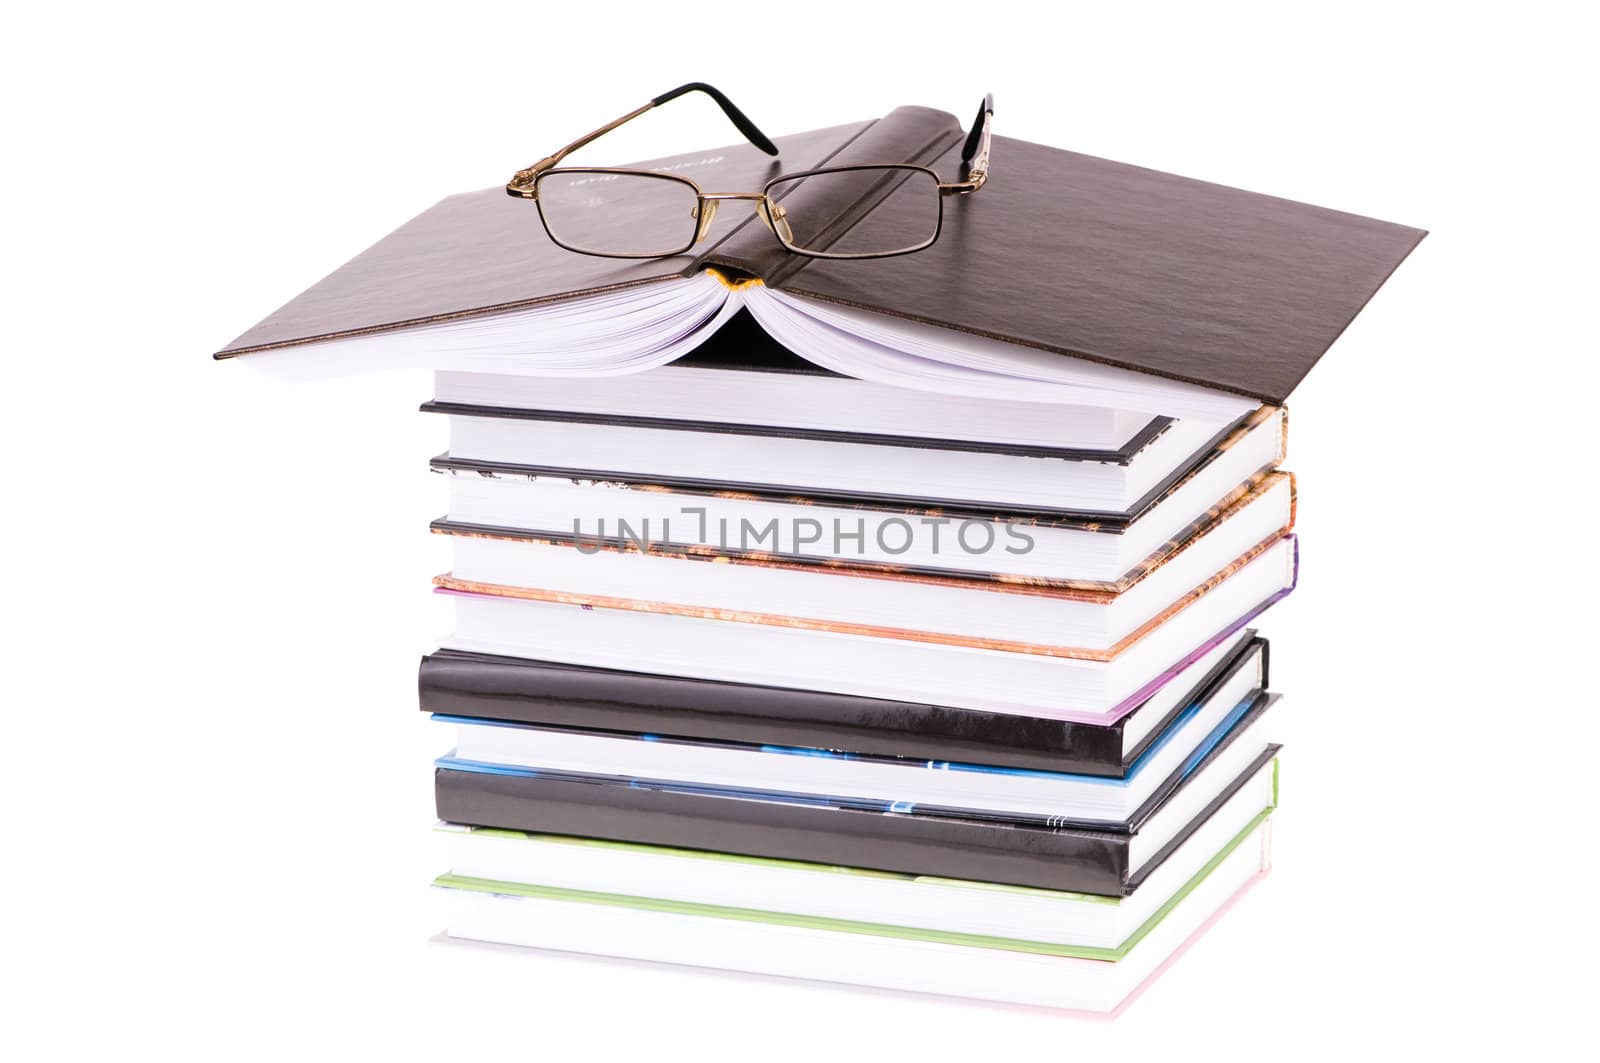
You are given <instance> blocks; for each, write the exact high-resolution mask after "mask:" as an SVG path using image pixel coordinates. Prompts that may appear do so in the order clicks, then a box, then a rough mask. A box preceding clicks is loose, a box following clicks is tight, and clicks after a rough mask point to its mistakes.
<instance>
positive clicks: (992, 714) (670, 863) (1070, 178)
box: [222, 108, 1422, 1011]
mask: <svg viewBox="0 0 1600 1063" xmlns="http://www.w3.org/2000/svg"><path fill="white" fill-rule="evenodd" d="M960 139H961V131H960V128H959V126H958V125H957V124H956V122H955V120H954V119H953V118H951V117H950V116H948V115H942V114H940V113H938V112H933V111H928V110H925V109H921V108H903V109H900V110H897V111H894V112H892V113H891V114H889V115H888V116H886V117H884V118H883V119H880V120H878V121H876V122H870V123H860V124H857V125H852V126H848V127H840V128H836V129H827V130H819V131H815V132H812V133H807V134H801V135H799V136H796V137H791V138H783V139H780V141H779V145H780V146H781V148H782V151H783V155H784V157H785V160H786V165H788V166H789V167H790V168H793V169H804V168H806V167H807V166H810V165H815V164H816V162H818V161H821V160H823V159H828V158H834V157H836V156H837V154H838V152H839V151H840V150H841V148H842V146H845V145H848V146H849V147H850V149H851V150H853V151H864V152H867V153H869V154H873V157H877V156H878V155H881V154H882V153H884V152H886V151H890V150H897V151H899V152H900V154H901V155H903V156H905V158H904V161H906V162H913V163H919V164H927V165H931V166H933V167H934V168H936V169H938V168H940V167H941V166H945V165H947V164H948V163H949V162H950V158H951V157H952V155H953V153H954V152H956V151H957V150H958V149H959V141H960ZM904 145H917V146H918V147H917V149H916V151H911V150H910V149H907V148H906V147H904ZM995 155H996V159H995V167H996V174H997V175H1000V174H1009V175H1010V176H1009V177H1002V176H996V177H994V178H993V179H992V180H991V182H990V184H989V185H988V186H987V187H986V188H985V189H984V191H983V193H982V194H981V195H975V196H972V197H969V198H965V199H962V200H960V201H959V202H958V203H956V204H955V205H954V206H953V207H952V208H951V213H952V214H956V213H958V212H959V216H958V217H957V218H955V219H954V221H953V222H952V220H950V219H947V220H946V226H947V227H949V226H951V225H952V224H954V226H955V232H954V233H949V232H947V234H946V236H945V238H944V239H942V240H941V241H940V242H939V243H937V244H935V245H934V246H933V247H931V248H929V249H928V250H926V251H923V252H920V253H917V254H914V255H907V256H904V257H903V258H897V259H892V260H881V261H866V262H848V261H825V260H814V259H806V258H802V257H800V256H794V255H790V254H787V253H785V252H783V251H782V249H781V248H778V247H776V245H775V244H774V243H772V242H771V240H770V236H769V235H768V234H766V233H765V230H763V229H760V228H759V227H758V226H754V225H751V224H749V223H748V222H744V221H737V220H736V221H733V222H731V223H729V224H727V225H726V227H725V228H722V229H716V230H714V231H713V233H712V240H711V242H710V245H711V248H712V249H711V250H709V251H707V252H705V253H704V254H699V255H696V256H693V257H690V256H679V257H677V258H674V259H667V260H652V261H649V262H645V263H638V262H618V261H615V260H606V259H597V258H586V257H583V256H578V255H574V254H571V253H569V252H565V251H562V250H561V249H559V248H557V247H555V246H554V245H552V244H550V243H549V242H548V241H547V240H546V239H545V238H544V237H543V234H542V233H540V232H539V231H538V227H537V225H536V224H530V219H529V217H528V216H527V214H526V213H525V207H524V206H523V205H522V204H518V203H516V202H514V201H510V200H508V199H507V197H505V196H504V195H503V194H502V193H500V192H499V190H490V191H487V192H480V193H470V194H467V195H463V196H456V197H452V198H450V199H447V200H445V201H444V202H443V203H441V204H439V205H437V206H436V207H434V208H432V209H431V210H429V211H428V212H426V213H424V214H423V215H421V216H420V217H418V218H417V219H415V220H413V221H412V222H410V223H408V224H407V225H406V226H404V227H402V228H401V229H400V230H398V231H397V232H396V233H395V234H393V235H391V236H390V237H388V238H387V239H385V240H384V241H383V242H381V243H379V244H378V245H376V246H375V247H374V248H372V249H370V250H369V251H367V252H365V253H364V254H363V255H361V256H359V257H358V258H357V259H355V260H353V261H352V262H351V263H350V264H348V265H346V266H345V267H343V268H342V269H341V270H339V271H338V272H336V273H335V274H333V275H332V276H331V277H329V278H327V279H325V280H324V281H322V282H321V283H319V284H318V285H317V286H316V287H314V288H312V289H311V290H310V291H308V292H307V293H305V294H304V295H302V296H300V297H299V298H297V299H296V300H295V301H294V302H292V303H290V304H289V305H288V306H286V307H284V308H283V309H282V310H280V311H279V312H278V313H276V314H274V315H273V316H271V317H269V318H268V319H267V320H266V321H264V322H262V323H261V324H260V325H258V326H257V327H256V328H255V329H253V330H251V332H249V333H247V334H246V335H245V336H243V337H241V338H240V339H239V340H237V341H235V343H234V344H232V345H231V346H230V347H229V348H228V349H227V350H226V351H224V352H222V353H223V355H225V356H230V357H231V356H234V355H243V354H248V355H249V357H248V358H247V359H246V361H247V362H248V363H250V364H254V365H257V366H259V367H261V368H264V369H267V370H269V371H273V372H277V373H280V374H283V375H291V376H314V375H321V374H325V373H343V372H351V371H359V370H364V369H369V368H376V367H387V366H399V365H406V366H427V367H429V368H432V369H434V370H436V376H435V384H434V393H433V399H432V401H430V402H428V403H427V404H426V405H425V406H424V409H425V410H427V411H429V412H430V413H433V414H438V415H443V416H445V417H447V418H448V419H449V425H450V448H449V451H448V453H446V454H444V455H441V456H439V457H437V458H435V459H434V460H433V463H432V465H433V468H434V469H435V470H436V471H437V472H438V473H440V475H441V479H442V480H443V481H444V482H445V483H447V484H448V496H449V500H448V508H447V512H446V515H445V516H444V517H442V518H441V519H439V520H437V521H435V522H434V524H433V528H432V530H433V531H434V532H435V533H436V534H438V535H441V536H444V537H447V538H448V540H449V542H450V546H451V552H452V565H451V570H450V571H449V572H448V573H447V574H445V575H442V576H439V577H438V578H437V579H436V580H435V584H436V588H437V590H438V592H439V593H442V594H446V595H449V596H450V597H451V599H452V600H453V602H454V605H455V615H456V627H455V631H454V634H453V635H451V636H450V637H449V638H447V639H446V640H445V641H444V643H443V645H442V647H441V648H439V649H438V650H437V651H436V652H434V653H431V654H429V655H427V656H426V657H425V658H424V659H423V661H422V666H421V672H420V694H421V707H422V709H423V710H424V711H425V712H428V713H432V714H434V716H435V718H436V719H437V720H438V721H439V724H440V726H441V727H442V728H443V729H445V730H448V731H449V732H450V734H451V739H452V741H453V750H452V751H451V752H450V753H449V754H448V755H446V756H444V757H442V758H440V759H439V761H438V762H437V765H436V770H435V786H436V793H437V808H438V815H439V819H440V821H441V824H440V826H439V830H440V832H442V834H443V836H444V838H445V840H446V842H447V844H448V845H449V847H450V852H451V856H450V869H449V871H448V873H446V874H444V875H441V876H440V877H439V878H438V879H437V880H436V882H435V886H436V887H437V888H438V893H439V895H440V896H441V897H442V898H444V899H445V900H446V901H447V908H448V911H449V915H448V933H449V935H450V936H451V937H454V938H460V939H467V940H473V941H487V942H497V943H506V944H515V945H524V946H533V947H538V948H546V949H557V950H566V951H576V952H585V953H598V954H603V955H608V956H619V957H628V958H637V959H648V960H660V961H667V962H673V963H681V964H692V965H697V966H708V967H720V968H730V969H735V970H741V971H752V972H759V973H766V974H778V975H789V976H798V977H805V978H815V979H824V980H830V981H842V982H850V983H857V984H864V985H872V986H882V987H891V988H898V989H911V990H919V991H926V992H934V993H945V994H955V995H960V996H967V997H977V998H983V999H990V1000H1000V1001H1010V1002H1020V1003H1028V1004H1043V1005H1051V1006H1057V1007H1066V1008H1076V1009H1084V1010H1090V1011H1113V1010H1115V1009H1118V1008H1120V1007H1122V1006H1125V1005H1126V1003H1127V1002H1128V1001H1129V1000H1130V999H1131V998H1132V997H1133V996H1134V995H1136V994H1137V992H1138V990H1139V989H1140V988H1141V987H1142V986H1144V985H1146V984H1147V983H1148V982H1149V981H1150V980H1151V979H1152V978H1154V977H1155V976H1156V975H1157V974H1158V973H1159V972H1160V971H1161V970H1162V969H1163V968H1164V966H1165V965H1167V964H1169V963H1170V962H1171V961H1172V960H1173V959H1174V957H1176V956H1177V955H1178V954H1179V953H1181V952H1182V951H1183V949H1184V948H1185V946H1186V945H1187V944H1188V943H1189V942H1191V941H1193V940H1194V939H1195V938H1196V937H1197V936H1198V935H1200V934H1201V933H1202V932H1204V931H1205V929H1206V928H1207V927H1208V926H1210V925H1211V924H1212V923H1213V922H1214V921H1215V920H1216V919H1217V918H1218V917H1219V915H1220V914H1221V913H1223V912H1224V911H1225V910H1226V909H1227V908H1228V907H1229V906H1230V905H1231V904H1233V903H1234V901H1235V900H1236V899H1237V898H1238V897H1239V896H1240V895H1241V894H1243V893H1244V892H1245V891H1246V890H1248V889H1249V888H1250V887H1251V885H1252V884H1254V883H1255V882H1257V881H1258V880H1259V879H1260V878H1261V876H1262V875H1263V874H1264V872H1265V871H1266V869H1267V867H1268V844H1267V843H1268V837H1269V828H1270V826H1271V816H1272V813H1273V810H1274V809H1275V807H1276V805H1277V796H1278V753H1279V746H1278V744H1277V743H1276V742H1275V741H1274V736H1275V730H1274V729H1275V727H1276V725H1277V722H1278V718H1279V717H1280V716H1281V714H1282V710H1281V709H1277V708H1276V707H1275V705H1276V701H1277V696H1276V695H1275V694H1274V693H1271V692H1270V691H1269V683H1268V679H1269V676H1268V644H1267V641H1266V640H1265V639H1264V638H1263V637H1261V636H1260V634H1259V633H1258V631H1257V630H1256V628H1255V627H1254V626H1253V625H1255V624H1257V623H1259V620H1260V618H1261V616H1262V614H1263V613H1264V611H1265V610H1267V609H1268V608H1269V607H1270V606H1271V605H1272V604H1273V603H1274V602H1276V601H1278V600H1280V599H1281V598H1282V597H1284V596H1285V595H1286V594H1288V593H1289V592H1290V591H1291V590H1292V589H1293V587H1294V584H1295V578H1296V571H1297V563H1298V558H1297V545H1296V539H1295V536H1294V534H1293V530H1292V529H1293V526H1294V491H1295V485H1294V480H1293V477H1292V475H1291V474H1289V473H1287V472H1284V471H1282V470H1280V469H1279V465H1280V463H1281V461H1282V459H1283V456H1284V447H1285V432H1286V419H1285V413H1284V409H1283V405H1282V404H1283V401H1284V399H1285V398H1286V397H1287V395H1288V392H1289V391H1290V390H1291V389H1292V388H1293V387H1294V386H1295V384H1296V383H1298V381H1299V380H1300V378H1301V377H1302V376H1304V374H1305V372H1306V371H1307V370H1309V369H1310V367H1311V365H1312V364H1313V363H1314V362H1315V361H1316V360H1317V358H1318V357H1320V355H1321V354H1322V353H1323V351H1324V350H1325V349H1326V348H1327V347H1328V346H1329V345H1330V344H1331V343H1332V342H1333V340H1334V339H1335V338H1336V337H1337V335H1338V334H1339V332H1340V331H1341V330H1342V329H1343V327H1344V326H1345V324H1347V323H1348V321H1349V320H1350V319H1351V317H1352V316H1353V315H1354V314H1355V313H1356V312H1358V311H1359V310H1360V308H1361V306H1362V305H1363V304H1364V303H1365V302H1366V300H1367V299H1368V298H1369V297H1370V296H1371V295H1372V294H1373V292H1374V291H1375V290H1376V289H1377V288H1378V287H1379V286H1380V285H1381V284H1382V282H1383V280H1384V279H1385V278H1386V277H1387V276H1388V274H1389V272H1390V271H1392V270H1393V269H1394V268H1395V266H1397V265H1398V263H1399V262H1400V261H1401V260H1402V259H1403V258H1404V257H1405V255H1406V254H1407V253H1409V251H1410V250H1411V248H1412V247H1413V246H1414V245H1415V244H1416V242H1417V240H1418V239H1420V237H1421V235H1422V234H1421V233H1419V232H1418V231H1416V230H1412V229H1407V228H1403V227H1400V226H1394V225H1389V224H1386V223H1381V222H1375V221H1371V220H1369V219H1364V218H1358V217H1354V216H1351V215H1345V214H1339V213H1336V212H1333V211H1327V210H1322V209H1320V208H1315V207H1309V206H1304V205H1301V204H1294V203H1288V202H1285V201H1282V200H1276V199H1271V198H1268V197H1264V196H1258V195H1254V194H1250V193H1245V192H1240V191H1237V190H1233V189H1226V188H1220V187H1218V186H1214V185H1208V184H1204V183H1201V182H1195V181H1189V180H1186V179H1183V178H1178V177H1173V176H1170V175H1165V174H1157V173H1152V172H1151V171H1147V170H1141V169H1138V168H1136V167H1130V166H1124V165H1121V164H1117V163H1112V162H1107V161H1104V160H1099V159H1093V158H1088V157H1085V156H1080V155H1075V154H1073V153H1070V152H1063V151H1059V150H1055V149H1051V148H1046V147H1042V146H1039V145H1034V144H1028V143H1025V142H1021V141H1012V140H1004V139H1000V140H997V141H996V146H995ZM898 158H899V156H897V159H898ZM766 164H767V160H766V159H765V157H764V156H761V155H759V154H757V153H756V152H754V151H753V150H751V149H745V148H727V149H719V150H717V151H714V152H710V153H706V152H700V153H695V154H693V155H689V156H684V157H683V158H681V159H677V160H660V161H658V162H656V163H652V164H650V165H652V166H660V167H662V168H670V169H673V170H677V169H681V168H683V167H686V166H697V167H703V168H705V169H707V170H712V169H714V170H715V171H716V173H715V175H714V176H711V175H706V176H705V183H706V184H708V185H709V186H713V187H719V188H721V187H727V188H743V187H747V186H756V185H759V183H760V182H759V176H758V175H759V174H760V172H762V168H763V167H764V166H765V165H766ZM697 176H700V175H697Z"/></svg>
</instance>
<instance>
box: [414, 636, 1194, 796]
mask: <svg viewBox="0 0 1600 1063" xmlns="http://www.w3.org/2000/svg"><path fill="white" fill-rule="evenodd" d="M1214 678H1215V676H1212V677H1208V679H1214ZM417 688H418V702H419V705H420V707H421V709H422V711H424V712H435V713H440V714H442V715H447V716H470V717H478V718H481V719H489V720H502V721H506V722H511V723H524V724H533V725H536V726H543V727H564V728H575V729H582V730H601V731H622V732H626V733H633V734H662V735H671V736H674V737H679V738H690V739H700V740H704V741H713V742H732V743H740V744H747V745H758V746H759V745H781V746H801V747H807V748H815V749H834V750H839V751H841V752H847V753H857V754H862V755H867V756H887V757H904V758H910V759H915V760H939V761H961V762H967V763H976V764H988V765H992V766H995V767H1003V768H1021V769H1026V770H1032V771H1058V772H1070V773H1074V774H1080V775H1101V776H1108V777H1120V776H1121V775H1122V774H1123V773H1124V751H1123V743H1122V726H1123V725H1122V722H1121V721H1118V722H1117V723H1114V724H1108V725H1100V726H1096V725H1091V724H1081V723H1069V722H1066V721H1061V720H1044V719H1036V718H1032V717H1026V716H1013V715H1005V714H1001V713H986V712H978V711H975V710H970V709H956V708H949V707H944V706H938V705H925V704H918V703H913V702H900V701H886V700H882V699H878V698H866V697H855V696H851V695H846V694H830V693H824V692H818V691H802V690H789V689H784V688H779V687H760V686H746V685H741V684H737V683H718V682H712V681H708V680H700V679H686V678H678V677H673V676H660V675H647V674H643V673H631V672H617V671H610V670H606V669H597V668H578V667H574V666H571V665H561V664H550V663H545V662H540V661H526V660H522V659H519V658H512V657H497V656H492V655H489V654H478V653H464V652H460V651H455V650H441V651H439V652H437V653H433V654H430V655H428V656H426V657H424V658H423V659H422V663H421V666H420V667H419V669H418V672H417Z"/></svg>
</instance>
